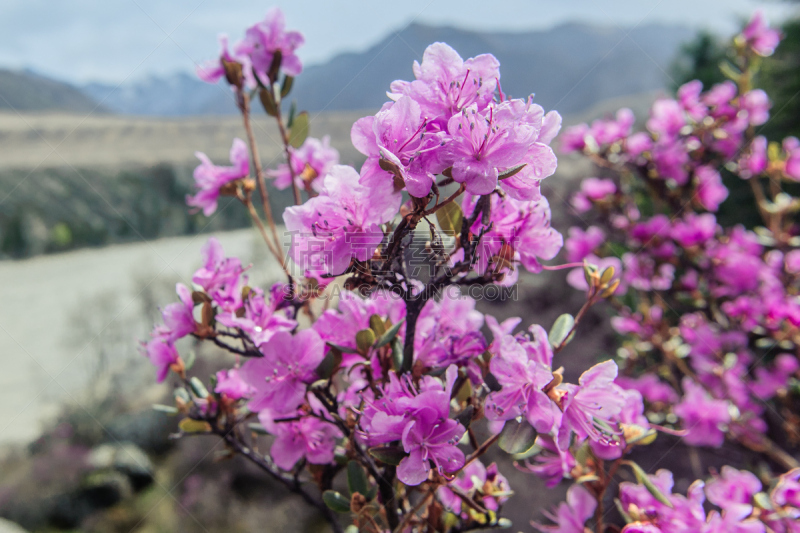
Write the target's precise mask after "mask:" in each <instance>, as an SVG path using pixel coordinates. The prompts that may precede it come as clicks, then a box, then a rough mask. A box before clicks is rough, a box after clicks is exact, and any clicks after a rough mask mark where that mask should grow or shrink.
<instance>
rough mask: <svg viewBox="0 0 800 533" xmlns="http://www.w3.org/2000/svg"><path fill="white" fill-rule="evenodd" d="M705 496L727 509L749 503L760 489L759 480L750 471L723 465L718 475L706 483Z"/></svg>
mask: <svg viewBox="0 0 800 533" xmlns="http://www.w3.org/2000/svg"><path fill="white" fill-rule="evenodd" d="M705 490H706V496H707V497H708V501H710V502H711V503H713V504H714V505H716V506H718V507H720V508H722V509H727V508H728V507H730V506H733V505H740V504H750V503H751V502H752V500H753V496H754V495H755V494H756V493H757V492H759V491H760V490H761V482H760V481H759V480H758V478H757V477H756V476H755V474H753V473H752V472H748V471H747V470H736V469H735V468H732V467H730V466H727V465H725V466H723V467H722V471H721V472H720V475H719V476H716V477H714V479H712V480H711V481H709V482H708V483H707V484H706V489H705Z"/></svg>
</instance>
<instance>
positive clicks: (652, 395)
mask: <svg viewBox="0 0 800 533" xmlns="http://www.w3.org/2000/svg"><path fill="white" fill-rule="evenodd" d="M615 383H616V384H617V385H619V386H620V387H622V388H623V389H627V390H635V391H638V392H639V393H640V394H641V395H642V396H643V397H644V399H645V400H647V401H648V402H650V403H664V404H673V403H675V402H677V401H678V395H677V393H676V392H675V389H673V388H672V387H670V386H669V385H667V384H666V383H664V382H663V381H661V380H659V379H658V377H657V376H656V375H655V374H645V375H643V376H641V377H639V378H629V377H626V376H619V377H618V378H617V379H616V380H615Z"/></svg>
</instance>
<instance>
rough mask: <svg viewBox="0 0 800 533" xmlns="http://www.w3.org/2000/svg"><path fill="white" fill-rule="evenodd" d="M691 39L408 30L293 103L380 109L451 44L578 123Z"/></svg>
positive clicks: (653, 82)
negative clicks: (495, 66) (580, 115)
mask: <svg viewBox="0 0 800 533" xmlns="http://www.w3.org/2000/svg"><path fill="white" fill-rule="evenodd" d="M693 34H694V31H693V30H691V29H690V28H687V27H683V26H667V25H660V24H651V25H646V26H641V27H637V28H633V29H630V28H607V27H600V26H591V25H586V24H565V25H561V26H558V27H556V28H553V29H550V30H544V31H531V32H521V33H488V32H473V31H466V30H461V29H456V28H448V27H439V26H426V25H421V24H411V25H409V26H408V27H406V28H404V29H403V30H401V31H400V32H398V33H396V34H392V35H389V36H387V37H386V38H384V39H383V40H382V41H380V42H379V43H377V44H375V45H374V46H372V47H370V48H369V49H368V50H366V51H363V52H358V53H346V54H340V55H338V56H336V57H334V58H332V59H331V60H330V61H328V62H327V63H324V64H321V65H311V66H308V67H307V68H306V69H305V72H304V73H303V74H302V75H301V76H300V77H299V78H298V79H297V81H296V83H295V90H294V92H293V94H292V97H293V98H295V99H296V100H297V101H298V102H299V104H300V106H301V107H302V108H304V109H308V110H309V111H337V110H355V109H375V108H378V107H380V105H381V104H382V103H383V102H384V101H385V100H386V96H385V93H386V90H387V88H388V87H389V84H390V83H391V82H392V81H394V80H396V79H409V78H411V77H412V73H411V65H412V62H413V61H414V60H421V58H422V54H423V52H424V50H425V47H426V46H427V45H429V44H430V43H433V42H436V41H444V42H447V43H448V44H450V45H451V46H453V47H454V48H455V49H456V50H458V51H459V53H461V55H462V56H464V57H470V56H475V55H477V54H481V53H485V52H489V53H492V54H494V55H496V56H497V58H498V59H499V60H500V62H501V64H502V73H503V77H502V79H501V83H502V86H503V90H504V91H505V92H506V93H508V94H510V95H512V96H523V97H524V96H526V95H527V94H528V93H529V92H531V91H533V92H535V93H536V100H537V101H538V102H539V103H540V104H542V105H543V106H544V107H545V108H548V109H551V108H557V109H558V110H559V111H561V112H562V113H573V112H578V111H582V110H585V109H588V108H590V107H591V106H592V105H594V104H596V103H598V102H600V101H603V100H607V99H609V98H614V97H618V96H624V95H630V94H638V93H642V92H648V91H653V90H657V89H660V88H662V87H665V86H666V75H665V71H666V70H667V68H668V66H669V64H670V62H671V60H672V58H673V56H674V54H675V52H676V50H677V49H678V46H679V45H680V43H682V42H684V41H686V40H688V39H689V38H691V37H692V36H693ZM83 89H84V90H85V91H86V93H87V94H88V95H90V96H91V97H92V98H94V99H96V100H98V101H99V100H102V101H104V102H105V103H106V104H107V105H108V106H109V107H110V108H111V109H113V110H114V111H117V112H120V113H125V114H135V115H153V116H180V115H209V114H222V113H234V112H235V108H234V104H233V100H232V99H231V95H230V92H229V91H228V89H227V87H224V85H222V84H220V85H219V86H210V85H207V84H205V83H203V82H201V81H199V80H197V79H195V78H194V77H192V76H190V75H189V74H185V73H177V74H174V75H172V76H169V77H150V78H147V79H144V80H140V81H136V82H132V83H129V84H125V85H123V86H122V87H121V88H119V89H117V88H116V87H115V86H110V85H103V84H96V83H95V84H90V85H87V86H84V87H83Z"/></svg>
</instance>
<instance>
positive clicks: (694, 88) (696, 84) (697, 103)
mask: <svg viewBox="0 0 800 533" xmlns="http://www.w3.org/2000/svg"><path fill="white" fill-rule="evenodd" d="M702 92H703V82H701V81H700V80H692V81H690V82H688V83H686V84H684V85H682V86H681V87H680V88H679V89H678V102H680V105H681V107H682V108H683V110H684V111H685V112H686V114H687V115H689V117H691V119H692V120H694V121H695V122H701V121H702V120H703V118H705V117H706V116H707V115H708V108H707V107H706V106H705V105H704V104H703V102H702V101H701V99H700V93H702Z"/></svg>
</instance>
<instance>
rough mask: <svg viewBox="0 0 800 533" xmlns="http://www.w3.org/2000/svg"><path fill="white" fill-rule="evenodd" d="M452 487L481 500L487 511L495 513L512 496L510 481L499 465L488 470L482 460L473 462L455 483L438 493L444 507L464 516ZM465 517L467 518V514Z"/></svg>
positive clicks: (440, 488)
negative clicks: (499, 469) (501, 472)
mask: <svg viewBox="0 0 800 533" xmlns="http://www.w3.org/2000/svg"><path fill="white" fill-rule="evenodd" d="M450 486H453V487H457V488H459V489H461V491H462V492H463V493H465V494H467V495H468V496H470V497H471V498H475V497H477V498H479V500H480V501H481V503H483V506H484V507H485V508H486V509H488V510H490V511H495V512H496V511H497V510H498V509H499V508H500V505H502V504H503V503H505V502H506V501H507V500H508V495H509V494H510V489H509V486H508V480H507V479H506V478H505V476H503V475H502V474H500V473H499V472H498V470H497V465H496V464H495V463H492V464H491V465H489V467H488V468H487V467H485V466H484V465H483V463H481V462H480V460H476V461H472V462H471V463H470V464H468V465H467V466H465V467H464V468H463V469H462V470H461V471H460V472H459V473H458V476H457V477H456V478H455V479H454V480H453V481H451V482H450V483H448V484H447V485H442V486H441V487H439V489H438V490H437V491H436V495H437V496H438V497H439V501H441V502H442V505H444V506H445V507H446V508H447V509H449V510H451V511H452V512H454V513H455V514H458V515H460V514H462V513H461V509H462V505H461V498H459V497H458V496H456V495H455V494H454V493H453V491H452V490H450V488H448V487H450ZM463 516H465V517H466V516H467V515H466V513H464V515H463Z"/></svg>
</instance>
